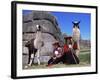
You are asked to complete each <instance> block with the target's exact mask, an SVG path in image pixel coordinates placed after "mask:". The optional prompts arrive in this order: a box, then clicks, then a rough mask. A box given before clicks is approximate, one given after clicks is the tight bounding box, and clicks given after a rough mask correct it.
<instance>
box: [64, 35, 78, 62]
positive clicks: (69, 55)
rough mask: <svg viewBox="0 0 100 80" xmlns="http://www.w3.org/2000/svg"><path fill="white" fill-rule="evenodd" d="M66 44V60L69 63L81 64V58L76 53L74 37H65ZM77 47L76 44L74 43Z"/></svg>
mask: <svg viewBox="0 0 100 80" xmlns="http://www.w3.org/2000/svg"><path fill="white" fill-rule="evenodd" d="M64 39H65V44H64V48H63V49H64V54H63V56H64V62H65V63H67V64H79V59H78V57H77V56H76V53H75V51H74V49H73V45H72V37H65V38H64ZM74 47H75V45H74Z"/></svg>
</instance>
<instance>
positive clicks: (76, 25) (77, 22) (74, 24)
mask: <svg viewBox="0 0 100 80" xmlns="http://www.w3.org/2000/svg"><path fill="white" fill-rule="evenodd" d="M72 23H73V28H75V27H76V28H78V29H79V23H80V21H74V22H72Z"/></svg>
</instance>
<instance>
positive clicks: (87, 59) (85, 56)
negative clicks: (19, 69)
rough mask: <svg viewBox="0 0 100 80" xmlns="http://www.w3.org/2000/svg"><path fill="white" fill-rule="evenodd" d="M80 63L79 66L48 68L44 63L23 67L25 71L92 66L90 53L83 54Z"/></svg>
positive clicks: (66, 65)
mask: <svg viewBox="0 0 100 80" xmlns="http://www.w3.org/2000/svg"><path fill="white" fill-rule="evenodd" d="M79 59H80V63H79V64H70V65H69V64H62V63H59V64H56V65H53V66H50V67H46V64H47V63H42V64H41V65H39V66H38V65H37V64H34V65H32V66H31V67H25V66H26V65H24V66H23V69H43V68H63V67H83V66H84V67H85V66H90V62H91V61H90V52H86V53H85V52H84V53H83V52H81V53H80V55H79Z"/></svg>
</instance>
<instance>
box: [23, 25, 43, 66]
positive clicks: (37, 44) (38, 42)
mask: <svg viewBox="0 0 100 80" xmlns="http://www.w3.org/2000/svg"><path fill="white" fill-rule="evenodd" d="M25 46H26V47H28V50H29V58H28V66H31V65H32V63H33V62H34V58H35V56H36V58H37V62H38V65H40V51H41V47H42V46H43V41H42V32H41V26H40V25H36V35H35V39H31V40H30V41H28V42H27V43H26V45H25Z"/></svg>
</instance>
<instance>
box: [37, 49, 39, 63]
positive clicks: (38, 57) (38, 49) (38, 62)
mask: <svg viewBox="0 0 100 80" xmlns="http://www.w3.org/2000/svg"><path fill="white" fill-rule="evenodd" d="M37 62H38V65H40V49H38V51H37Z"/></svg>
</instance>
